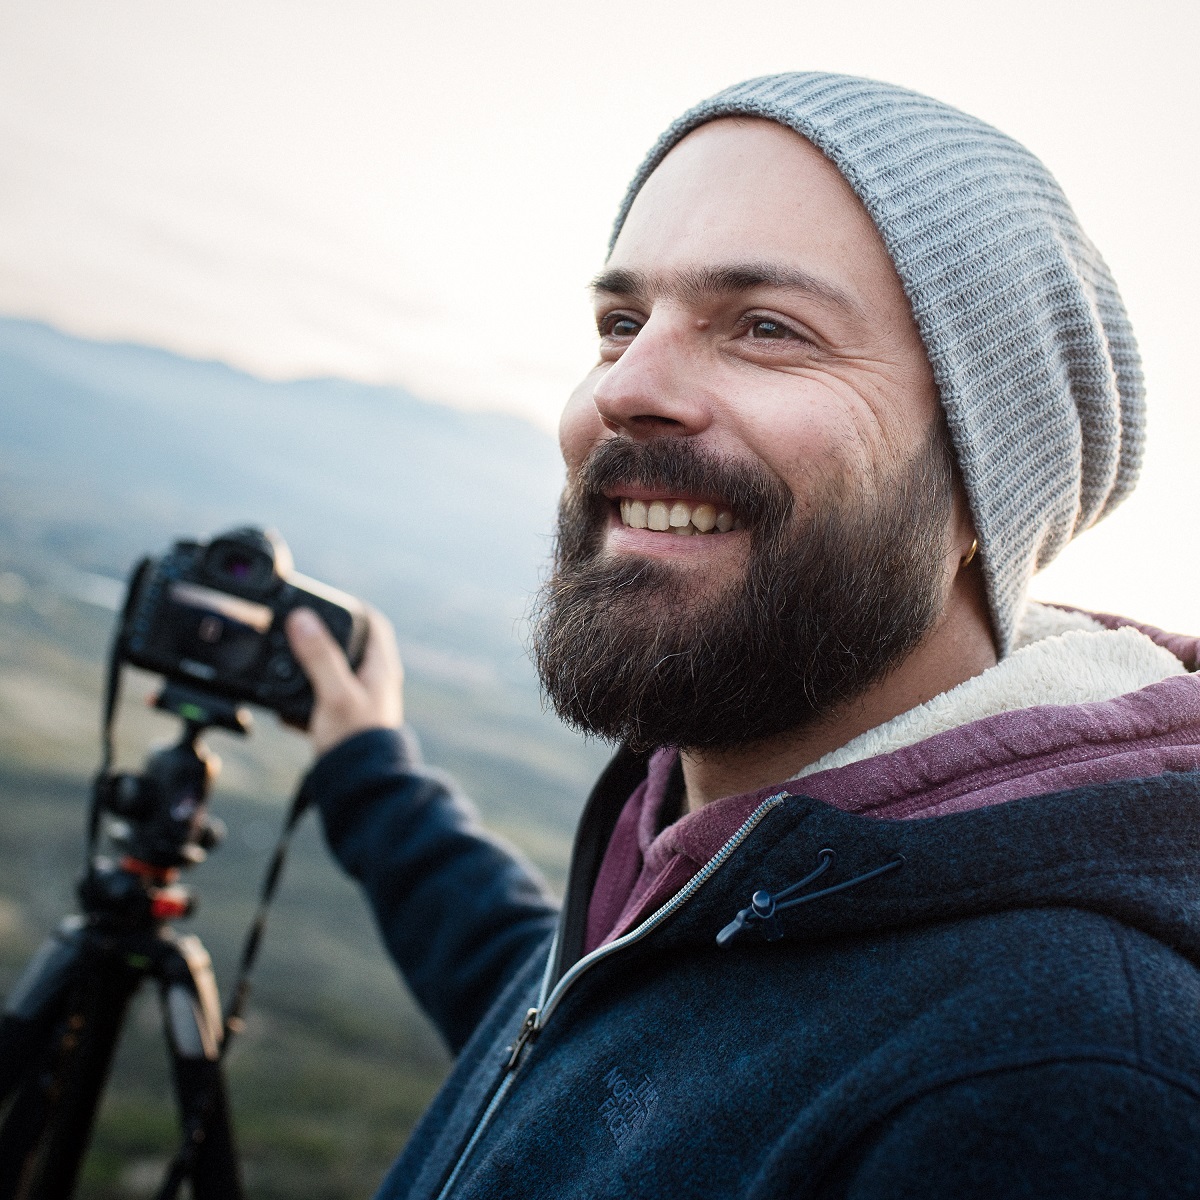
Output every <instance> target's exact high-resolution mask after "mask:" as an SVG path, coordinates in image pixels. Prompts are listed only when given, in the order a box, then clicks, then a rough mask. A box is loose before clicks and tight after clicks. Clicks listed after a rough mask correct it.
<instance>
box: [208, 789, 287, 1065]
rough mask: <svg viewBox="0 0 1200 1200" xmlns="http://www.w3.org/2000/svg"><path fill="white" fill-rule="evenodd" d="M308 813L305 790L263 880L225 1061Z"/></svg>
mask: <svg viewBox="0 0 1200 1200" xmlns="http://www.w3.org/2000/svg"><path fill="white" fill-rule="evenodd" d="M307 811H308V797H307V796H306V795H305V793H304V789H303V787H301V788H300V789H299V790H298V791H297V792H296V795H295V797H294V798H293V800H292V806H291V808H290V809H289V810H288V815H287V819H286V820H285V821H284V823H283V828H282V829H281V830H280V832H279V840H278V841H277V842H276V843H275V852H274V853H273V854H272V855H271V861H270V863H269V865H268V866H267V872H266V874H265V875H264V876H263V881H262V887H261V889H260V891H259V897H258V909H257V911H256V912H255V914H254V920H253V921H251V922H250V928H249V929H248V930H247V931H246V939H245V941H244V942H243V943H242V958H241V962H240V963H239V964H238V974H237V981H236V982H235V983H234V985H233V991H232V992H231V993H230V1000H229V1007H228V1009H227V1010H226V1013H225V1037H224V1040H223V1041H222V1043H221V1057H222V1058H224V1057H225V1052H226V1051H227V1050H228V1048H229V1043H230V1041H231V1040H232V1039H233V1037H234V1035H236V1034H238V1033H241V1031H242V1030H243V1029H244V1028H245V1022H244V1020H243V1018H242V1013H243V1012H244V1011H245V1008H246V1001H247V999H248V998H249V995H250V973H251V971H253V969H254V960H255V959H256V958H257V957H258V951H259V948H260V947H261V945H262V937H263V933H264V932H265V931H266V928H267V913H268V911H269V910H270V907H271V902H272V901H273V900H274V899H275V892H276V891H277V890H278V888H279V881H280V880H281V879H282V878H283V864H284V862H285V861H286V860H287V852H288V849H289V847H290V845H291V841H292V834H293V833H295V832H296V826H297V825H299V824H300V818H301V817H303V816H304V814H305V813H306V812H307Z"/></svg>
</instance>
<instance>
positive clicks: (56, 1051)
mask: <svg viewBox="0 0 1200 1200" xmlns="http://www.w3.org/2000/svg"><path fill="white" fill-rule="evenodd" d="M69 940H70V939H68V941H69ZM74 950H75V953H74V956H73V960H72V961H70V962H68V961H66V959H65V958H64V956H61V955H58V956H56V955H49V956H48V957H47V958H46V959H44V960H42V961H43V962H44V964H45V966H46V971H45V973H44V974H43V975H42V976H41V977H40V980H39V979H38V978H34V979H29V977H28V975H27V980H28V981H29V982H30V983H31V984H32V985H33V986H32V987H30V988H18V991H17V994H16V996H15V997H14V999H16V1000H17V1001H18V1002H19V1005H18V1008H17V1011H16V1012H12V1011H10V1013H9V1014H8V1016H7V1017H6V1020H5V1026H6V1030H7V1031H9V1032H12V1031H14V1030H17V1029H20V1033H19V1034H18V1035H17V1036H15V1037H14V1040H15V1041H17V1042H20V1043H23V1044H24V1047H25V1055H24V1070H23V1072H22V1074H23V1081H22V1083H21V1086H20V1089H19V1091H18V1092H17V1094H16V1095H15V1096H14V1097H13V1101H12V1104H11V1107H10V1109H9V1113H8V1116H7V1118H6V1120H5V1122H4V1126H3V1129H2V1130H0V1200H9V1198H10V1197H12V1198H19V1200H43V1198H46V1200H49V1198H51V1197H55V1198H58V1197H68V1196H70V1195H71V1194H72V1193H73V1192H74V1189H75V1181H76V1178H77V1176H78V1174H79V1167H80V1164H81V1163H82V1161H83V1156H84V1153H85V1152H86V1150H87V1144H88V1140H89V1138H90V1136H91V1129H92V1122H93V1120H94V1118H95V1113H96V1105H97V1104H98V1102H99V1099H100V1093H101V1091H102V1090H103V1088H104V1083H105V1080H106V1079H107V1077H108V1072H109V1068H110V1066H111V1064H112V1057H113V1052H114V1050H115V1049H116V1043H117V1038H118V1036H119V1034H120V1030H121V1024H122V1022H123V1021H124V1018H125V1011H126V1009H127V1008H128V1006H129V1000H130V998H131V997H132V995H133V993H134V991H135V990H136V989H137V986H138V984H139V983H140V982H141V978H142V976H141V973H140V972H139V970H138V969H137V968H136V967H134V966H132V965H130V964H128V963H126V962H123V961H120V960H118V959H116V958H113V957H110V956H109V955H107V954H105V953H104V952H103V950H98V949H97V948H96V947H95V946H94V945H93V944H92V943H91V940H90V935H89V933H88V931H86V930H80V931H79V933H78V940H77V941H76V942H75V946H74ZM38 961H39V960H36V959H35V965H36V964H37V963H38ZM39 998H40V1006H39V1003H38V1001H39ZM50 1010H53V1011H50ZM48 1011H50V1019H49V1020H48V1021H47V1020H46V1019H45V1018H46V1014H47V1012H48ZM33 1014H37V1015H33ZM55 1016H57V1018H58V1019H57V1020H54V1017H55ZM21 1026H24V1028H21ZM39 1028H40V1029H41V1030H42V1033H43V1036H42V1037H41V1039H40V1040H39V1038H38V1036H37V1030H38V1029H39Z"/></svg>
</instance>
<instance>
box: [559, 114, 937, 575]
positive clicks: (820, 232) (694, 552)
mask: <svg viewBox="0 0 1200 1200" xmlns="http://www.w3.org/2000/svg"><path fill="white" fill-rule="evenodd" d="M595 311H596V321H597V327H598V329H599V332H600V356H599V361H598V362H597V364H596V366H595V367H594V368H593V369H592V370H591V372H590V373H589V374H588V376H587V377H586V378H585V379H584V381H583V382H582V383H581V384H580V386H579V387H578V388H577V389H576V390H575V392H574V394H573V395H572V397H571V400H570V402H569V403H568V405H567V408H566V410H565V412H564V414H563V418H562V422H561V426H560V439H561V444H562V450H563V456H564V458H565V460H566V463H567V468H568V471H569V472H570V473H571V474H572V475H574V474H575V473H576V472H578V470H579V468H580V467H581V466H582V464H583V462H584V461H585V460H586V458H587V456H588V455H589V454H590V453H591V452H592V451H593V450H594V449H595V447H596V446H597V445H598V444H599V443H600V442H602V441H604V440H606V439H611V438H619V437H624V438H631V439H633V440H635V441H646V440H648V439H651V438H655V437H683V438H687V439H689V440H690V441H692V442H693V443H695V444H696V445H698V446H702V447H703V448H704V449H705V450H706V451H709V452H711V453H712V454H714V455H717V456H719V457H721V458H725V459H728V460H729V461H732V462H735V463H753V464H756V465H760V466H761V467H763V468H765V469H766V470H767V471H768V472H770V474H772V475H773V476H774V477H775V478H777V479H778V480H780V481H781V482H782V483H784V484H785V485H786V486H787V488H788V489H789V490H790V491H791V493H792V495H793V496H794V497H795V502H796V505H797V515H799V516H801V517H802V516H803V515H804V514H805V513H806V512H809V511H811V508H812V504H813V502H814V498H815V496H817V495H819V494H821V492H822V490H823V489H824V488H826V487H827V486H828V485H829V484H830V483H831V482H833V481H834V480H836V479H846V480H848V481H849V480H853V481H854V482H855V483H856V484H857V485H858V486H860V487H862V488H863V489H865V490H866V491H867V492H868V493H870V492H871V491H872V481H873V480H877V479H882V478H887V477H889V476H890V475H891V474H894V473H895V471H896V470H897V469H898V468H899V467H900V466H901V465H902V464H904V463H906V462H909V461H911V460H912V459H913V457H914V456H915V455H916V454H917V453H918V452H919V451H920V449H921V447H922V446H923V445H924V443H925V441H926V439H927V437H928V434H929V430H930V429H931V427H932V426H933V425H934V423H935V422H936V421H937V420H938V400H937V391H936V388H935V386H934V382H933V377H932V373H931V371H930V368H929V364H928V360H927V359H926V356H925V350H924V347H923V346H922V344H921V340H920V337H919V335H918V333H917V329H916V325H915V323H914V321H913V318H912V312H911V310H910V308H909V305H908V301H907V299H906V297H905V295H904V291H903V288H902V287H901V284H900V280H899V278H898V277H897V275H896V271H895V268H894V267H893V266H892V263H891V260H890V259H889V258H888V255H887V251H886V249H885V248H884V245H883V242H882V240H881V238H880V236H879V234H878V232H877V231H876V229H875V227H874V225H873V224H872V223H871V220H870V218H869V217H868V216H867V214H866V211H865V210H864V209H863V207H862V205H861V203H860V202H859V201H858V199H857V197H856V196H855V195H854V193H853V192H852V191H851V189H850V186H849V185H848V184H847V183H846V181H845V180H844V179H843V178H842V176H841V175H840V173H839V172H838V171H837V169H836V168H835V167H834V166H833V165H832V164H831V163H830V162H829V161H828V159H826V158H825V157H824V155H822V154H821V153H820V152H819V151H818V150H816V149H815V148H814V147H813V146H811V145H810V144H809V143H808V142H806V141H805V140H804V139H803V138H801V137H800V136H799V135H797V134H795V133H793V132H792V131H791V130H789V129H785V128H784V127H782V126H780V125H777V124H775V123H774V122H769V121H762V120H742V119H725V120H720V121H713V122H710V123H709V124H707V125H703V126H701V127H700V128H699V129H697V130H695V131H694V132H693V133H691V134H690V135H689V136H688V137H686V138H685V139H684V140H683V141H682V142H680V144H679V145H678V146H676V147H675V148H674V149H673V150H672V151H671V152H670V154H668V155H667V157H666V158H665V160H664V161H663V162H662V164H661V165H660V166H659V167H658V169H657V170H656V171H655V172H654V173H653V174H652V175H651V176H650V178H649V180H647V182H646V184H645V186H644V187H643V188H642V190H641V191H640V192H639V193H638V196H637V198H636V200H635V201H634V203H633V207H632V208H631V210H630V212H629V216H628V218H627V220H626V222H625V224H624V227H623V228H622V230H621V234H620V237H619V238H618V239H617V242H616V245H615V247H614V248H613V252H612V255H611V257H610V259H609V261H608V264H607V266H606V269H605V270H604V272H603V273H602V274H601V275H600V277H599V278H598V279H597V281H596V285H595ZM624 496H625V497H626V498H628V499H630V500H633V501H637V502H640V503H638V504H633V505H629V506H626V512H625V514H624V519H623V518H622V512H621V505H620V500H621V498H622V497H620V496H614V497H613V499H614V505H613V512H612V520H611V521H610V523H609V530H608V534H607V537H606V551H607V553H609V554H611V555H614V556H616V555H623V554H639V555H648V556H654V557H668V558H669V559H670V560H671V561H674V562H676V563H678V564H679V565H680V567H681V568H682V569H688V570H694V571H696V572H698V573H699V572H702V573H703V574H704V576H705V577H707V578H711V577H712V574H711V573H712V572H713V571H714V570H715V571H717V572H718V573H723V572H725V571H731V570H737V569H740V565H742V564H744V556H745V552H746V544H747V538H746V534H745V532H744V531H738V530H733V529H731V530H729V532H727V533H723V532H721V531H720V530H721V525H722V524H728V518H727V519H726V520H725V521H724V522H721V521H720V517H721V514H722V512H729V509H728V506H727V505H725V504H724V501H723V498H722V497H719V496H701V497H697V496H689V495H682V496H677V495H663V494H661V493H659V492H657V491H656V490H655V489H653V488H649V489H647V488H636V487H629V488H626V489H624ZM641 504H645V505H646V508H647V512H646V514H645V515H646V518H647V526H648V528H643V529H638V528H636V526H638V525H640V524H641V518H642V515H643V514H642V510H641V507H640V505H641ZM664 508H665V510H666V517H667V521H668V523H669V524H670V525H671V527H672V528H680V527H682V528H687V527H688V526H684V525H682V519H683V516H684V510H685V509H687V508H690V509H691V512H692V514H694V516H693V519H692V520H691V521H690V523H689V524H690V527H691V528H693V529H703V528H704V527H705V526H706V525H708V524H709V521H710V520H712V521H714V522H719V523H716V524H714V525H713V526H711V527H710V530H709V532H708V536H706V537H704V538H702V539H698V540H697V539H694V538H693V539H687V538H681V537H679V536H678V535H671V534H669V533H666V532H665V531H659V530H656V529H655V528H654V527H655V526H656V525H661V524H662V521H663V509H664ZM630 509H632V512H630V511H629V510H630ZM672 510H674V513H672ZM697 510H698V511H697ZM713 510H715V511H713ZM737 515H738V514H736V513H733V514H732V517H733V519H734V520H735V521H736V519H737ZM672 516H673V518H674V519H673V520H672ZM695 516H698V517H699V520H696V519H695ZM713 530H716V531H717V532H716V533H714V532H713Z"/></svg>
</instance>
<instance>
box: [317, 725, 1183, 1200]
mask: <svg viewBox="0 0 1200 1200" xmlns="http://www.w3.org/2000/svg"><path fill="white" fill-rule="evenodd" d="M644 769H645V764H644V762H642V761H640V760H638V759H635V758H633V757H632V756H630V755H627V754H620V755H618V757H617V758H616V759H615V760H614V761H613V763H612V765H611V766H610V767H609V769H608V771H607V772H606V773H605V775H604V776H603V777H602V778H601V780H600V782H599V784H598V785H597V788H596V790H595V792H594V793H593V796H592V798H591V800H590V801H589V804H588V808H587V810H586V811H585V814H584V817H583V819H582V821H581V825H580V832H579V836H578V839H577V842H576V847H575V852H574V858H573V861H572V869H571V876H570V881H569V885H568V892H567V897H566V901H565V905H564V907H563V910H562V912H561V913H560V912H558V911H557V908H556V906H555V905H554V904H553V902H552V901H551V900H550V899H549V898H548V897H547V896H546V895H545V893H544V892H543V890H542V888H541V886H540V884H539V883H538V882H537V880H536V877H535V875H534V874H533V873H532V872H531V871H530V869H529V868H528V867H526V866H525V865H524V864H523V863H522V862H521V861H520V859H519V858H518V857H516V856H515V855H513V854H512V852H511V851H509V850H507V849H505V848H504V847H503V846H502V845H500V844H499V843H497V842H495V841H493V840H491V839H489V838H488V837H487V836H486V835H484V834H483V833H482V832H481V831H480V830H479V828H478V826H477V825H476V823H475V821H474V818H473V816H472V814H471V810H470V808H469V806H468V805H467V804H466V803H465V802H464V801H463V799H462V798H461V797H460V796H459V795H458V794H456V792H455V790H454V788H453V787H452V785H451V784H450V783H449V782H448V781H446V780H445V779H443V778H442V777H440V776H438V775H435V774H432V773H429V772H426V771H424V770H423V769H421V768H420V767H419V766H418V765H417V764H416V762H415V760H414V756H413V753H412V750H411V747H410V746H409V744H408V743H407V742H406V741H405V739H404V738H403V737H402V736H400V737H398V736H397V735H394V734H391V733H387V732H382V731H375V732H371V733H366V734H361V735H359V736H358V737H357V738H354V739H352V740H351V741H350V742H348V743H346V744H344V745H343V746H341V747H339V748H337V749H336V750H334V751H332V752H331V753H330V754H328V755H327V756H326V757H325V758H324V759H322V760H321V761H320V762H319V763H318V764H317V766H316V767H315V768H314V770H313V772H312V773H311V775H310V776H309V779H308V781H307V784H306V788H307V794H308V796H309V797H310V799H312V800H314V801H315V802H316V803H317V804H318V805H319V806H320V809H321V812H322V815H323V818H324V821H325V827H326V832H327V836H328V839H329V843H330V845H331V847H332V848H333V850H334V853H335V854H336V855H337V856H338V858H339V859H340V860H341V862H342V863H343V865H344V866H345V867H346V869H347V870H348V871H350V873H351V874H353V875H354V876H356V877H357V878H358V879H359V881H360V882H361V883H362V885H363V887H364V888H365V890H366V893H367V895H368V897H369V899H370V901H371V903H372V905H373V907H374V910H375V913H376V916H377V918H378V921H379V926H380V929H381V931H382V933H383V937H384V940H385V941H386V943H387V946H388V948H389V950H390V951H391V953H392V955H393V956H394V958H395V959H396V961H397V963H398V964H399V966H400V968H401V970H402V971H403V972H404V974H405V976H406V978H407V979H408V981H409V983H410V985H411V986H412V988H413V990H414V992H415V993H416V995H417V996H418V998H419V999H420V1001H421V1003H422V1004H423V1005H424V1007H425V1008H426V1010H427V1011H428V1012H429V1014H430V1016H431V1017H432V1018H433V1020H434V1021H435V1022H436V1023H437V1025H438V1027H439V1028H440V1029H441V1030H442V1033H443V1035H444V1036H445V1038H446V1041H447V1042H448V1044H449V1045H450V1046H451V1048H452V1049H453V1050H454V1051H455V1052H456V1053H457V1054H458V1060H457V1063H456V1066H455V1068H454V1070H453V1072H452V1074H451V1076H450V1078H449V1080H448V1081H447V1082H446V1084H445V1086H444V1087H443V1089H442V1091H441V1093H440V1094H439V1095H438V1097H437V1099H436V1100H435V1101H434V1103H433V1105H432V1106H431V1108H430V1110H429V1112H428V1113H427V1114H426V1115H425V1117H424V1118H423V1120H422V1121H421V1123H420V1124H419V1126H418V1127H417V1129H416V1131H415V1132H414V1134H413V1136H412V1139H411V1140H410V1142H409V1144H408V1146H407V1148H406V1149H405V1151H404V1153H403V1155H402V1156H401V1158H400V1159H399V1161H398V1162H397V1163H396V1165H395V1167H394V1168H393V1170H392V1172H391V1173H390V1174H389V1176H388V1178H387V1179H386V1180H385V1182H384V1184H383V1186H382V1190H381V1192H380V1195H381V1196H384V1197H388V1198H400V1197H405V1198H409V1197H411V1198H413V1200H416V1198H420V1200H426V1198H433V1197H441V1196H446V1197H449V1196H453V1197H456V1198H458V1197H461V1198H467V1197H470V1198H472V1200H483V1198H485V1197H486V1198H488V1200H495V1198H497V1197H509V1196H511V1197H518V1196H519V1197H526V1198H533V1197H547V1198H549V1197H555V1198H558V1200H561V1198H563V1197H580V1198H583V1197H589V1198H595V1197H646V1198H651V1197H653V1198H656V1200H657V1198H660V1197H661V1198H663V1200H667V1198H670V1200H679V1198H681V1197H693V1196H694V1197H702V1196H704V1197H747V1198H750V1197H753V1198H755V1200H767V1198H768V1197H770V1198H772V1200H775V1198H778V1200H782V1198H784V1197H787V1198H789V1200H795V1198H798V1197H812V1198H814V1200H816V1198H821V1200H826V1198H830V1200H831V1198H833V1197H837V1198H839V1200H884V1198H885V1197H886V1198H887V1200H896V1198H900V1197H921V1198H922V1200H941V1198H945V1200H950V1198H952V1197H953V1198H955V1200H959V1198H962V1197H972V1196H1005V1197H1079V1198H1080V1200H1082V1198H1084V1197H1088V1198H1089V1200H1090V1198H1095V1197H1139V1196H1145V1197H1150V1196H1153V1197H1155V1198H1162V1197H1172V1198H1173V1197H1183V1196H1197V1197H1200V1022H1198V1020H1197V1018H1198V1017H1200V774H1196V773H1180V774H1167V775H1160V776H1157V777H1155V778H1151V779H1143V780H1137V781H1131V782H1121V783H1114V784H1105V785H1103V786H1097V787H1089V788H1080V789H1076V790H1073V791H1067V792H1060V793H1057V794H1055V795H1048V796H1037V797H1032V798H1029V799H1022V800H1014V801H1011V802H1010V803H1007V804H1004V805H1000V806H997V807H993V808H986V809H981V810H978V811H974V812H968V813H959V814H955V815H951V816H945V817H938V818H933V819H929V820H921V821H881V820H875V819H870V818H865V817H861V816H856V815H854V814H851V813H847V812H843V811H840V810H838V809H835V808H833V807H831V806H829V805H828V804H825V803H823V802H821V801H817V800H814V799H811V798H807V797H805V796H804V795H803V794H802V792H803V781H800V782H799V783H797V784H795V785H793V786H794V787H795V789H796V794H794V795H793V794H788V793H786V792H781V793H780V794H779V795H778V796H776V797H772V798H770V799H768V800H767V801H766V802H764V804H763V805H762V806H760V808H759V809H758V810H757V811H756V812H755V813H754V814H753V815H752V816H751V817H750V818H749V819H748V820H747V822H746V824H745V825H744V826H743V827H742V829H741V830H739V833H738V835H737V836H735V838H733V839H731V841H730V842H729V843H727V844H726V846H725V847H723V848H722V850H721V851H720V852H719V853H718V855H717V856H716V858H714V860H712V862H710V863H709V865H708V866H707V867H706V868H705V869H704V870H702V871H701V872H700V874H699V875H698V876H696V878H695V879H694V880H693V881H692V883H691V884H689V885H688V887H687V888H686V889H685V890H684V892H683V893H681V894H680V895H678V896H676V897H675V899H674V900H672V901H671V902H669V903H668V904H667V905H666V906H664V908H662V909H660V910H659V911H658V912H656V913H655V914H654V915H653V916H651V917H650V918H648V919H647V920H646V921H644V922H642V924H641V925H639V926H638V927H637V928H635V929H634V930H632V931H631V932H630V933H628V934H626V935H625V936H624V937H622V938H620V939H618V940H617V941H616V942H614V943H612V944H610V945H607V946H604V947H601V948H600V949H599V950H596V951H594V952H593V953H592V954H590V955H587V956H584V957H582V958H581V953H582V946H583V938H584V925H585V921H586V910H587V904H588V899H589V897H590V895H591V890H592V885H593V883H594V880H595V875H596V871H597V869H598V865H599V860H600V856H601V855H602V853H603V850H604V847H605V845H606V844H607V841H608V836H609V833H610V832H611V830H612V826H613V823H614V822H615V820H616V817H617V814H618V812H619V811H620V808H621V805H622V804H623V803H624V801H625V799H626V798H627V797H628V796H629V794H630V792H631V790H632V788H633V786H635V785H636V783H637V781H638V780H639V778H640V777H641V775H642V773H643V772H644ZM822 851H832V852H833V853H832V855H828V854H822ZM822 864H825V866H824V868H823V870H822V872H821V874H820V875H818V876H817V877H816V878H815V879H813V880H812V881H811V882H810V883H808V884H806V885H805V886H804V887H801V888H799V889H797V890H796V891H795V892H793V893H792V894H791V896H790V899H793V900H794V899H799V898H802V897H807V898H808V899H806V900H805V902H804V903H801V904H795V905H792V906H791V907H789V908H787V909H783V908H782V907H779V908H778V909H777V910H776V911H775V912H774V913H771V911H770V909H771V905H770V903H769V900H770V898H771V897H772V896H775V897H778V895H779V893H780V892H782V891H783V890H784V889H786V888H788V887H790V886H791V885H793V884H795V883H797V882H799V881H801V880H803V879H804V878H805V877H807V876H809V875H811V874H812V873H813V872H814V871H815V870H817V869H818V868H820V867H821V866H822ZM880 868H887V869H886V870H883V871H882V872H881V873H876V872H878V871H879V869H880ZM842 885H845V886H842ZM755 893H764V894H765V896H766V899H764V896H763V895H759V896H757V897H756V899H757V900H758V901H759V905H758V908H759V910H760V911H756V910H755V907H754V905H753V903H752V897H755ZM739 913H741V914H742V919H741V922H740V927H738V928H737V931H736V932H735V933H734V934H733V935H732V936H730V937H729V940H728V942H727V944H726V945H725V946H724V947H719V946H718V944H717V935H718V933H719V932H721V931H722V930H723V929H728V928H729V927H730V926H731V924H732V925H734V926H738V922H737V921H736V918H737V917H738V914H739Z"/></svg>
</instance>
